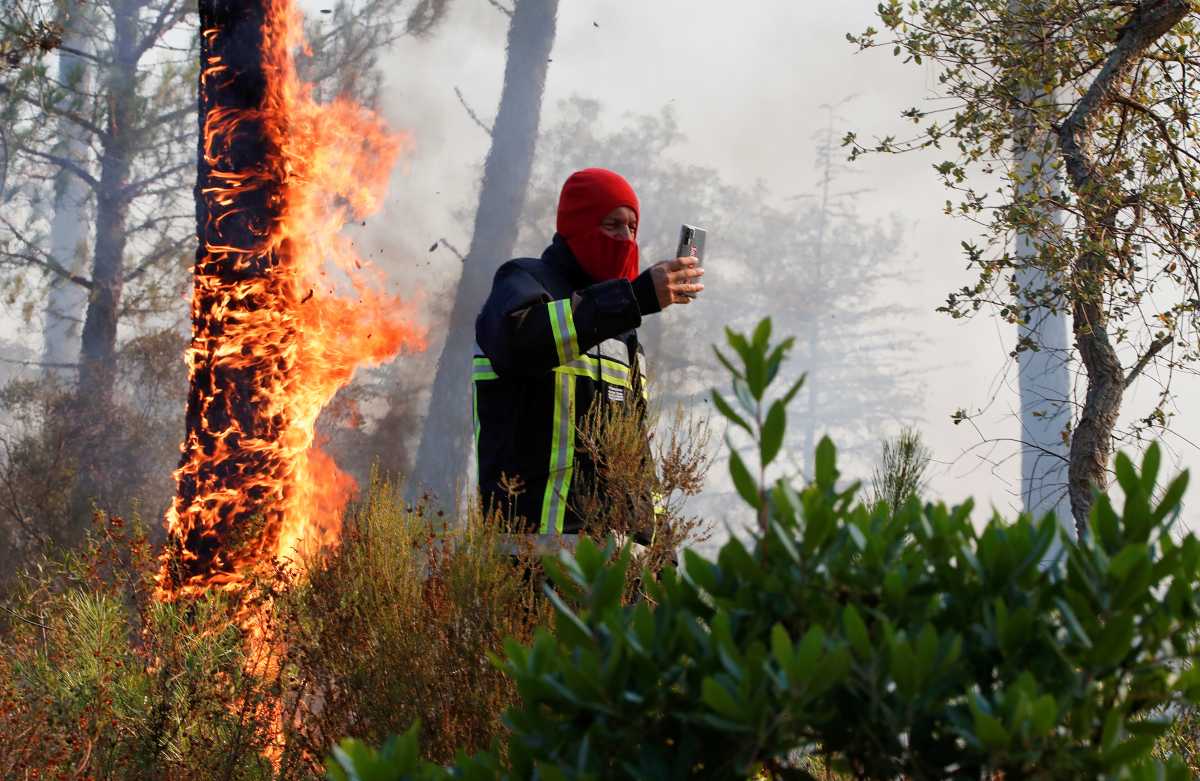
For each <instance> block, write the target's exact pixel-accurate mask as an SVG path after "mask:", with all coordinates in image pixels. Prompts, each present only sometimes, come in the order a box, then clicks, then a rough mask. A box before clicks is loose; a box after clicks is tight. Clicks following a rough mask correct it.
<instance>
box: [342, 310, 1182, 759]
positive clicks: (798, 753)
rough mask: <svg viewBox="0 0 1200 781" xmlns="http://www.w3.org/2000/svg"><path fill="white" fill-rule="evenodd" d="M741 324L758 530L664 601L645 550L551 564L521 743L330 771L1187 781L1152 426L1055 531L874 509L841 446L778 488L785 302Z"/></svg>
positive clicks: (678, 577) (513, 714) (527, 680)
mask: <svg viewBox="0 0 1200 781" xmlns="http://www.w3.org/2000/svg"><path fill="white" fill-rule="evenodd" d="M729 341H730V344H731V346H732V347H733V350H734V352H735V353H736V358H737V363H736V364H735V363H734V362H733V361H731V360H729V359H727V358H725V356H722V361H723V362H724V363H725V365H726V367H727V368H728V369H729V371H730V372H731V373H732V375H733V388H734V394H733V397H734V401H733V402H732V403H730V402H728V401H726V400H725V399H724V398H723V397H721V396H719V395H715V399H716V403H717V407H718V408H719V409H720V410H721V412H722V413H723V414H724V415H725V416H726V417H727V418H728V419H729V420H730V421H731V423H732V424H733V426H736V427H740V428H743V429H745V430H746V431H747V432H749V433H750V434H751V435H752V436H753V438H754V441H755V443H756V445H757V453H755V458H753V459H751V460H750V461H749V463H747V460H746V459H745V458H743V457H742V456H740V455H739V454H738V453H737V452H736V451H732V452H731V454H730V469H731V472H732V476H733V480H734V483H735V485H736V486H737V489H738V491H739V493H740V494H741V495H742V497H743V498H744V499H745V500H746V502H747V503H749V504H750V505H751V506H752V507H753V508H754V509H755V510H756V511H757V514H758V516H757V517H758V519H759V522H760V524H759V528H758V529H757V530H756V532H755V533H754V535H753V538H752V540H751V542H750V544H748V545H747V544H744V543H743V542H741V541H739V540H737V539H731V540H730V541H729V542H728V543H726V544H725V545H724V547H723V548H722V549H721V551H720V553H719V555H718V556H717V558H716V560H715V561H708V560H705V559H703V558H702V557H700V556H699V555H697V554H695V553H693V552H686V553H685V562H684V566H683V567H682V568H681V569H680V570H679V571H678V572H675V571H674V570H670V569H668V570H666V571H664V572H663V573H662V576H661V578H660V580H659V581H658V582H657V583H653V584H652V585H650V586H649V591H650V598H651V602H653V603H654V604H653V606H651V604H648V603H647V602H642V603H639V604H637V605H634V606H623V605H622V604H621V602H620V592H621V584H622V583H623V582H624V577H625V572H624V570H625V568H626V567H627V566H628V561H629V552H628V550H622V551H617V550H615V548H614V546H612V545H611V544H610V545H609V546H608V547H607V548H606V549H604V550H601V549H598V548H597V547H596V546H594V545H590V544H586V543H581V544H580V546H579V548H578V550H577V552H576V554H575V556H573V557H571V556H565V555H564V556H562V557H560V558H558V559H555V560H548V561H547V562H546V567H547V570H548V571H549V573H550V575H551V578H552V580H553V583H554V584H555V586H556V589H553V590H552V589H548V590H547V594H548V597H549V600H550V601H551V602H552V603H553V605H554V608H555V612H556V619H555V626H554V631H553V633H551V632H549V631H545V630H541V631H539V632H538V633H537V635H536V636H535V638H534V639H533V641H532V642H531V643H530V644H527V645H522V644H520V643H517V642H514V641H510V642H508V643H507V644H506V647H505V658H504V659H503V660H497V663H498V664H500V665H501V666H502V667H503V669H504V670H506V671H507V673H508V674H509V675H511V676H512V678H513V680H514V681H515V682H516V685H517V687H518V690H519V693H520V702H519V704H517V705H514V706H513V707H512V708H510V709H509V711H508V712H507V714H506V715H505V724H506V725H507V727H508V729H509V735H508V737H507V744H506V746H505V747H504V748H505V750H504V751H503V752H501V751H500V750H499V748H498V747H497V748H494V749H493V750H492V751H489V752H483V753H480V754H477V755H475V756H474V757H470V758H468V757H465V756H460V758H459V759H458V761H457V763H456V765H455V766H454V767H452V768H450V769H442V768H438V767H435V766H432V765H429V764H427V763H424V762H422V761H421V760H419V759H418V756H417V750H416V740H417V738H416V735H415V732H410V733H409V734H408V735H406V736H402V737H400V738H395V739H393V741H392V742H390V743H389V744H388V746H387V747H386V748H385V750H384V752H382V753H380V752H376V751H374V750H372V749H369V748H367V747H366V746H364V745H362V744H360V743H356V742H354V741H345V742H343V744H342V745H341V746H340V747H339V748H338V750H337V751H336V753H335V756H334V757H333V758H332V759H331V760H330V761H329V773H330V777H331V778H334V779H363V781H367V780H368V779H378V780H380V781H382V780H383V779H400V778H443V777H460V778H494V777H507V778H522V779H524V778H546V779H590V778H639V779H650V778H654V779H671V778H694V777H703V778H738V777H743V778H744V777H751V776H755V777H759V778H813V777H814V776H813V775H812V774H811V773H810V771H809V770H808V769H807V768H808V767H809V765H808V764H807V763H808V762H810V761H813V760H816V761H820V762H821V764H822V765H823V766H825V767H830V768H834V769H835V770H837V771H838V772H840V773H841V774H843V775H846V776H849V777H853V778H861V779H894V778H899V777H903V778H910V779H935V778H936V779H942V778H973V779H982V778H1007V779H1016V778H1047V779H1051V778H1053V779H1061V778H1072V779H1074V778H1135V779H1142V778H1146V779H1150V778H1172V779H1173V778H1187V777H1189V774H1188V772H1187V770H1186V768H1184V767H1183V765H1182V764H1181V763H1179V762H1178V761H1176V760H1171V761H1170V762H1168V763H1166V764H1160V763H1159V760H1158V759H1156V758H1154V757H1153V756H1152V751H1153V750H1154V748H1155V744H1156V740H1157V739H1159V738H1160V737H1161V736H1162V735H1163V734H1164V733H1165V732H1166V731H1167V730H1168V727H1169V726H1170V720H1169V718H1168V717H1167V716H1166V715H1165V714H1166V713H1169V712H1170V709H1173V708H1180V707H1186V706H1187V705H1188V704H1189V703H1194V702H1196V700H1197V699H1198V697H1200V669H1194V668H1192V667H1191V666H1190V664H1189V662H1190V660H1191V659H1192V658H1193V657H1194V656H1195V654H1196V652H1197V640H1196V637H1197V634H1196V629H1197V623H1198V622H1200V610H1198V607H1200V605H1198V602H1197V596H1196V594H1195V592H1194V583H1195V582H1196V575H1197V567H1198V566H1200V544H1198V543H1197V540H1196V538H1195V537H1194V536H1193V535H1191V534H1186V535H1180V536H1179V538H1175V537H1173V536H1172V532H1173V525H1174V523H1175V522H1176V520H1177V518H1178V515H1179V511H1180V500H1181V497H1182V495H1183V492H1184V488H1185V486H1186V483H1187V476H1186V474H1184V475H1181V476H1180V477H1177V478H1175V479H1174V480H1173V481H1171V482H1170V483H1169V484H1168V485H1167V486H1166V487H1165V489H1163V490H1162V491H1161V492H1160V491H1159V490H1158V488H1157V477H1158V470H1159V464H1160V453H1159V450H1158V448H1157V447H1156V446H1153V445H1152V446H1151V447H1150V448H1148V449H1147V451H1146V454H1145V456H1144V458H1143V461H1142V464H1141V467H1140V469H1138V468H1135V466H1134V465H1133V464H1132V463H1131V462H1130V460H1129V459H1128V458H1127V457H1125V456H1124V455H1118V456H1117V458H1116V462H1115V467H1116V475H1117V480H1118V482H1119V483H1120V485H1121V487H1122V489H1123V492H1124V495H1125V506H1124V508H1123V510H1122V511H1121V512H1120V513H1118V512H1117V510H1116V509H1114V508H1113V506H1112V505H1111V503H1110V502H1109V500H1108V498H1107V497H1104V496H1101V497H1099V498H1098V499H1097V501H1096V504H1095V509H1094V511H1093V514H1092V519H1091V527H1090V529H1091V532H1090V534H1089V535H1088V536H1086V537H1085V538H1084V539H1083V540H1081V541H1079V542H1078V543H1076V542H1074V541H1072V540H1069V539H1065V538H1064V539H1062V540H1061V543H1062V544H1061V546H1058V547H1055V546H1054V542H1055V538H1056V537H1058V536H1060V535H1061V534H1062V532H1061V531H1060V529H1059V526H1058V523H1057V521H1056V520H1055V519H1054V518H1053V517H1052V516H1046V517H1045V518H1042V519H1040V520H1035V519H1033V518H1030V517H1027V516H1021V517H1019V518H1018V519H1017V520H1016V521H1015V522H1007V521H1005V520H1003V519H1001V518H999V517H993V518H992V519H991V520H990V521H989V522H988V524H987V525H986V527H985V528H983V529H982V530H977V529H976V528H975V526H974V525H973V524H972V523H971V520H970V514H971V509H972V505H971V504H970V503H969V502H968V503H965V504H963V505H961V506H957V507H953V508H948V507H946V506H945V505H943V504H934V503H927V504H924V505H922V504H921V503H920V502H919V501H918V500H917V499H915V498H911V499H909V500H908V501H907V502H906V503H905V504H904V505H903V506H902V507H896V508H893V507H889V506H888V505H887V503H886V502H881V503H876V504H874V505H873V506H870V507H868V506H867V505H866V504H864V503H862V502H861V501H858V499H857V495H858V491H859V486H858V484H853V485H839V482H838V477H839V475H838V470H837V464H836V457H835V451H834V447H833V445H832V444H831V443H830V442H829V441H828V440H824V441H822V442H821V443H820V445H819V447H818V449H817V453H816V462H815V465H816V470H815V479H814V481H813V482H812V483H811V484H810V485H808V486H806V487H802V488H800V487H796V486H793V485H792V484H791V483H790V482H789V481H788V480H786V479H780V480H777V481H774V482H771V483H768V482H767V481H766V480H765V479H764V477H763V476H764V475H765V474H766V471H767V468H768V467H769V466H770V465H771V463H772V462H773V461H774V459H775V457H776V456H777V455H778V453H779V449H780V443H781V442H782V441H783V434H784V430H785V428H786V413H785V407H786V403H787V401H788V400H789V399H790V397H791V396H792V395H794V393H795V391H796V389H797V387H798V386H794V387H793V388H792V389H790V390H789V391H787V392H786V393H785V394H783V396H782V397H781V398H778V399H775V400H774V401H770V402H769V401H768V395H769V394H768V391H769V389H770V386H771V384H772V382H773V380H774V379H775V375H776V373H777V371H778V368H779V365H780V363H781V361H782V360H783V357H784V356H785V354H786V352H787V350H788V347H789V346H790V343H789V342H784V343H783V344H780V345H772V344H771V339H770V324H769V322H764V323H763V324H762V325H760V326H759V328H758V329H757V330H756V331H755V333H754V335H753V336H752V337H750V338H746V337H744V336H741V335H738V334H735V333H730V334H729ZM755 474H757V477H755ZM1056 551H1057V552H1056Z"/></svg>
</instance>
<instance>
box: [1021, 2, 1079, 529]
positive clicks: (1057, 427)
mask: <svg viewBox="0 0 1200 781" xmlns="http://www.w3.org/2000/svg"><path fill="white" fill-rule="evenodd" d="M1009 7H1010V8H1011V9H1013V10H1014V11H1015V12H1018V13H1019V12H1022V11H1023V10H1024V11H1026V12H1027V10H1028V7H1027V0H1012V2H1010V4H1009ZM1028 45H1029V52H1030V56H1031V57H1032V58H1037V59H1039V60H1041V59H1044V56H1043V54H1042V52H1041V47H1042V46H1043V45H1044V41H1041V40H1031V41H1029V42H1028ZM1042 70H1043V71H1044V70H1046V69H1045V68H1043V69H1042ZM1053 78H1054V76H1053V74H1050V73H1046V74H1044V80H1046V81H1050V80H1052V79H1053ZM1059 92H1060V91H1059V90H1051V91H1049V92H1048V93H1047V92H1046V91H1045V90H1044V89H1032V88H1031V89H1025V90H1023V91H1022V94H1021V103H1022V105H1019V106H1017V107H1016V108H1015V109H1014V115H1013V126H1014V132H1013V138H1014V144H1013V146H1014V149H1013V152H1014V157H1015V161H1014V162H1015V173H1016V176H1017V181H1018V183H1017V187H1016V193H1015V195H1016V198H1017V200H1018V201H1031V202H1035V203H1036V206H1035V208H1034V214H1035V218H1036V219H1035V222H1036V224H1037V225H1039V226H1041V227H1042V228H1043V229H1044V230H1046V231H1048V232H1049V233H1052V234H1054V236H1052V237H1050V238H1055V237H1059V236H1061V232H1062V230H1063V227H1064V219H1063V213H1062V211H1061V210H1059V209H1056V208H1054V207H1052V206H1050V205H1048V203H1047V200H1048V198H1049V197H1052V196H1056V195H1057V194H1058V193H1059V191H1060V190H1061V189H1062V187H1063V184H1064V183H1063V181H1062V176H1061V173H1059V172H1058V171H1056V170H1055V168H1054V167H1053V166H1052V165H1051V162H1052V161H1053V159H1054V156H1055V155H1057V154H1058V148H1057V147H1058V145H1057V140H1056V139H1055V138H1054V137H1053V134H1052V132H1051V131H1050V130H1049V128H1039V127H1038V126H1037V117H1036V114H1035V113H1034V112H1033V111H1029V110H1027V109H1024V108H1022V106H1037V105H1045V104H1048V105H1057V104H1058V102H1059V100H1060V98H1061V96H1060V94H1059ZM1046 239H1047V237H1046V236H1044V235H1039V234H1038V233H1037V232H1035V231H1031V230H1026V231H1021V232H1019V233H1018V234H1017V236H1016V248H1015V249H1016V252H1015V254H1016V257H1017V264H1018V265H1017V270H1016V282H1017V286H1018V289H1019V290H1021V291H1022V292H1023V293H1024V300H1022V301H1020V303H1021V305H1022V315H1023V316H1022V322H1021V324H1020V325H1018V326H1017V331H1018V332H1017V336H1018V340H1019V342H1021V343H1023V344H1024V345H1025V346H1026V347H1027V348H1028V349H1022V350H1021V351H1019V352H1018V353H1017V377H1018V385H1019V388H1020V394H1021V436H1020V440H1021V500H1022V504H1023V506H1024V510H1025V512H1027V513H1029V514H1030V515H1032V516H1033V517H1035V518H1040V517H1041V516H1043V515H1045V514H1046V513H1048V512H1053V513H1054V514H1055V517H1056V519H1057V520H1058V522H1059V524H1060V525H1061V526H1063V527H1064V528H1066V529H1070V528H1072V527H1073V523H1072V522H1071V507H1070V500H1069V495H1068V491H1067V466H1068V462H1069V453H1068V451H1069V448H1068V444H1067V443H1068V438H1067V436H1064V435H1065V434H1067V435H1069V432H1070V426H1071V406H1070V403H1069V402H1070V392H1071V379H1070V374H1069V362H1070V343H1069V342H1068V341H1067V313H1066V311H1065V309H1064V303H1063V297H1062V294H1061V293H1059V294H1054V293H1053V292H1052V291H1053V290H1054V288H1055V287H1058V288H1061V287H1062V284H1061V279H1059V278H1052V277H1051V274H1050V273H1049V271H1048V270H1047V266H1048V265H1049V259H1048V258H1046V257H1044V251H1045V248H1046V247H1047V241H1046Z"/></svg>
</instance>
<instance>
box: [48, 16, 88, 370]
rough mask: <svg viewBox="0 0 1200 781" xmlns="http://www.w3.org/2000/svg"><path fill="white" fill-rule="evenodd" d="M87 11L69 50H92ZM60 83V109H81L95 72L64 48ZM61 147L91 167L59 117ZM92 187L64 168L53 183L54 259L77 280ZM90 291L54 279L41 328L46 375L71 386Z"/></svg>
mask: <svg viewBox="0 0 1200 781" xmlns="http://www.w3.org/2000/svg"><path fill="white" fill-rule="evenodd" d="M88 8H90V6H89V5H87V4H80V5H79V7H78V8H75V9H73V10H71V11H70V12H69V13H68V16H67V20H66V25H65V30H64V36H63V46H64V48H65V49H68V50H75V51H81V52H88V51H89V50H90V42H89V38H88V30H87V28H88V20H89V17H88ZM58 80H59V82H60V83H61V84H62V85H63V89H64V92H63V96H62V98H61V100H60V101H59V104H60V107H61V108H63V109H67V110H77V109H78V106H75V105H72V104H73V101H74V100H76V99H77V98H78V97H79V96H80V95H86V94H88V93H90V92H91V85H92V81H93V73H92V68H91V66H90V65H89V63H88V62H87V60H86V59H84V58H83V57H81V56H79V55H77V54H73V53H70V52H69V51H62V50H60V51H59V53H58ZM58 125H59V133H58V136H59V144H58V148H57V149H56V150H55V154H56V155H59V156H61V157H64V158H67V159H69V160H73V161H75V162H77V163H79V164H80V165H81V166H83V167H84V168H89V167H90V166H89V164H88V146H87V131H85V130H84V129H83V128H81V127H79V126H78V125H76V124H75V123H73V122H71V121H70V120H68V119H65V118H60V119H59V120H58ZM88 195H89V193H88V188H87V185H86V184H84V183H83V182H82V181H81V180H80V179H79V177H77V176H75V175H73V174H71V173H70V172H69V171H67V170H66V169H65V168H60V169H59V172H58V175H57V176H56V177H55V181H54V214H53V216H52V217H51V221H50V253H51V255H52V257H53V258H54V261H55V262H56V263H57V264H58V265H59V266H60V267H61V268H63V269H65V270H66V271H68V272H70V274H72V275H73V276H78V277H84V276H86V273H85V272H86V270H87V263H88V259H89V258H90V257H91V251H90V250H89V248H88V245H89V239H90V230H89V226H90V225H91V220H90V219H89V215H88V212H89V209H88ZM86 304H87V290H86V289H84V288H83V287H82V286H80V285H79V284H77V283H75V282H72V281H71V280H69V279H65V278H63V277H62V276H55V277H53V278H52V279H51V280H50V289H49V291H48V293H47V296H46V308H45V311H44V313H43V326H42V361H43V363H45V365H46V366H45V371H46V373H47V375H48V376H54V377H57V378H60V379H62V380H63V381H64V382H67V383H69V382H70V381H71V380H72V379H73V377H74V371H73V370H71V369H69V368H66V367H69V366H70V365H72V364H74V363H75V362H76V361H77V360H78V358H79V344H80V329H81V328H82V326H83V312H84V306H85V305H86Z"/></svg>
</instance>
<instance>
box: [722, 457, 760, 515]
mask: <svg viewBox="0 0 1200 781" xmlns="http://www.w3.org/2000/svg"><path fill="white" fill-rule="evenodd" d="M729 474H730V476H731V477H733V485H734V487H735V488H737V492H738V494H739V495H741V497H742V499H743V500H745V502H746V504H748V505H750V506H751V507H753V508H754V509H756V510H757V509H758V508H759V507H760V506H761V505H762V497H760V496H759V494H758V483H757V482H756V481H755V479H754V478H753V477H751V476H750V470H748V469H746V464H745V462H743V461H742V457H741V456H739V455H738V453H737V451H736V450H734V449H733V445H732V444H731V445H730V447H729Z"/></svg>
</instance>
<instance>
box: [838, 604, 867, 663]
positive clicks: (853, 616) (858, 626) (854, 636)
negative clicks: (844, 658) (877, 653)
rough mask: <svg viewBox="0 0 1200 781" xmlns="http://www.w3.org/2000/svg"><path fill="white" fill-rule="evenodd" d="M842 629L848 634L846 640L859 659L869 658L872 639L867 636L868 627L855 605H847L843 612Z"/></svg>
mask: <svg viewBox="0 0 1200 781" xmlns="http://www.w3.org/2000/svg"><path fill="white" fill-rule="evenodd" d="M842 628H843V629H844V630H845V632H846V639H847V640H849V641H850V645H851V646H852V647H853V648H854V650H855V652H857V653H858V655H859V657H861V658H863V659H866V658H867V657H869V656H870V655H871V639H870V636H869V635H868V634H867V625H866V624H865V623H863V619H862V615H860V614H859V612H858V609H857V608H855V607H854V605H846V607H845V608H844V609H843V610H842Z"/></svg>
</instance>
